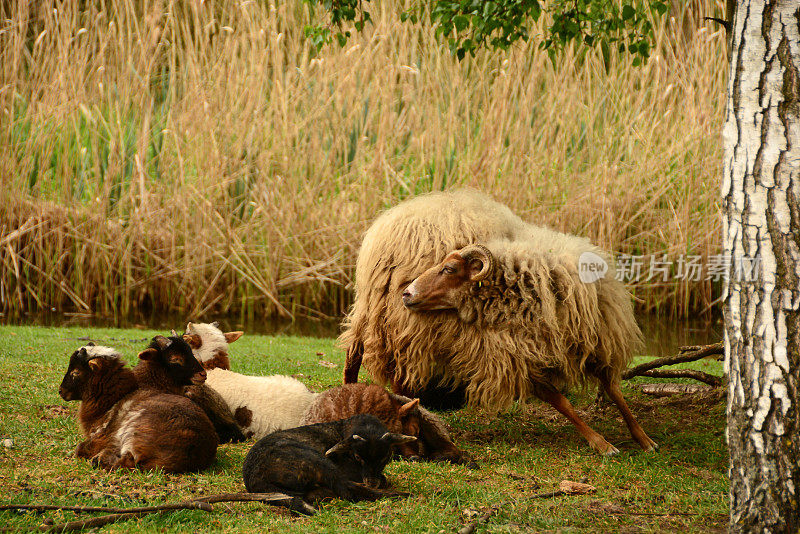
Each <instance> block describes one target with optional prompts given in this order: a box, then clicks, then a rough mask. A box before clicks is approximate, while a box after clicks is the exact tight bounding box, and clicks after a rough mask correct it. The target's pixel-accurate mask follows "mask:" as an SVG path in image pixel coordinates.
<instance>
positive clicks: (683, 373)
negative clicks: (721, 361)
mask: <svg viewBox="0 0 800 534" xmlns="http://www.w3.org/2000/svg"><path fill="white" fill-rule="evenodd" d="M639 376H649V377H650V378H693V379H695V380H697V381H698V382H703V383H705V384H708V385H709V386H713V387H715V388H716V387H719V386H721V385H722V377H719V376H715V375H711V374H708V373H704V372H703V371H695V370H694V369H651V370H649V371H645V372H643V373H641V374H640V375H639Z"/></svg>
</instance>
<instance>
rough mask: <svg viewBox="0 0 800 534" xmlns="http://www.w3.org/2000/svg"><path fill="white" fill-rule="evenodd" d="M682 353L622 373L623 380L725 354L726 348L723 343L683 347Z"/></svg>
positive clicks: (657, 359)
mask: <svg viewBox="0 0 800 534" xmlns="http://www.w3.org/2000/svg"><path fill="white" fill-rule="evenodd" d="M684 349H689V350H684ZM681 351H682V352H681V353H680V354H678V355H676V356H666V357H664V358H656V359H655V360H651V361H649V362H645V363H643V364H640V365H637V366H636V367H632V368H630V369H628V370H627V371H625V372H624V373H622V378H623V379H625V380H628V379H630V378H633V377H634V376H640V375H641V374H642V373H644V372H646V371H650V370H651V369H655V368H656V367H663V366H665V365H674V364H676V363H686V362H694V361H697V360H701V359H703V358H707V357H709V356H714V355H719V354H724V353H725V347H723V345H722V343H714V344H712V345H705V346H703V347H681Z"/></svg>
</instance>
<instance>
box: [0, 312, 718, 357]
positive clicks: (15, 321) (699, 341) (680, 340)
mask: <svg viewBox="0 0 800 534" xmlns="http://www.w3.org/2000/svg"><path fill="white" fill-rule="evenodd" d="M215 320H217V321H219V323H220V328H222V329H223V330H225V331H230V330H243V331H245V332H246V333H248V334H265V335H286V336H307V337H318V338H333V337H336V336H337V335H338V334H339V328H340V327H339V321H338V320H328V321H316V320H309V319H298V320H296V321H286V320H283V321H281V320H249V321H247V320H245V321H243V320H241V319H239V318H235V317H216V318H215ZM637 320H638V321H639V326H640V327H641V329H642V333H643V334H644V338H645V347H646V348H645V351H644V353H645V354H649V355H652V356H670V355H673V354H676V353H677V352H678V348H679V347H682V346H685V345H707V344H709V343H716V342H718V341H721V340H722V322H721V320H720V319H719V318H713V319H708V320H700V319H695V320H675V319H665V318H663V317H658V316H655V315H640V316H639V317H637ZM186 322H187V320H186V319H185V318H183V317H180V316H176V315H171V316H157V315H149V316H133V317H128V318H125V319H119V318H113V317H101V316H95V315H87V314H62V313H40V314H35V315H33V314H30V315H23V316H20V317H6V316H4V315H0V324H3V325H36V326H59V327H65V326H72V327H76V326H77V327H81V326H83V327H107V328H137V329H149V330H162V331H165V332H168V331H169V330H171V329H173V328H174V329H175V330H177V331H179V332H181V331H183V328H184V327H185V326H186Z"/></svg>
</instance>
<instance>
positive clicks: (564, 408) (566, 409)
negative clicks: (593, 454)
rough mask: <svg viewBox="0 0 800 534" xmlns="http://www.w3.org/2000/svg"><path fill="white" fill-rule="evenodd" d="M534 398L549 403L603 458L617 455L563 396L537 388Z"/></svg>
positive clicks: (617, 452) (549, 390)
mask: <svg viewBox="0 0 800 534" xmlns="http://www.w3.org/2000/svg"><path fill="white" fill-rule="evenodd" d="M536 396H537V397H539V398H540V399H542V400H543V401H545V402H548V403H550V405H551V406H552V407H553V408H555V409H556V410H558V411H559V412H560V413H561V414H562V415H563V416H564V417H566V418H567V419H569V420H570V422H571V423H572V424H573V425H575V428H576V429H577V430H578V432H580V434H581V436H583V437H584V438H586V441H588V442H589V445H591V446H592V448H593V449H595V450H596V451H598V452H600V453H601V454H602V455H603V456H613V455H615V454H619V451H618V450H617V448H616V447H614V446H613V445H612V444H610V443H609V442H607V441H606V440H605V438H604V437H603V436H601V435H600V434H598V433H597V432H595V431H594V430H592V429H591V427H589V425H587V424H586V422H585V421H584V420H583V419H581V418H580V416H579V415H578V414H577V412H575V408H573V407H572V404H571V403H570V402H569V400H568V399H567V398H566V397H565V396H564V395H562V394H561V393H559V392H558V391H555V390H552V389H547V388H539V389H538V390H537V391H536Z"/></svg>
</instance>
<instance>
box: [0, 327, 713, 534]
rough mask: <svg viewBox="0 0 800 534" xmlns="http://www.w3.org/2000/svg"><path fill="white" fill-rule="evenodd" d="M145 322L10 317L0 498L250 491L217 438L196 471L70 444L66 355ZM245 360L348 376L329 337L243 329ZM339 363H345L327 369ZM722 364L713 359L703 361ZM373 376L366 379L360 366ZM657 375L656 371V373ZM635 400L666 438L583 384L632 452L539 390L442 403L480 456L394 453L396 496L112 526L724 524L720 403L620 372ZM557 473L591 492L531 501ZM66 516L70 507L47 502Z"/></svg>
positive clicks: (16, 525)
mask: <svg viewBox="0 0 800 534" xmlns="http://www.w3.org/2000/svg"><path fill="white" fill-rule="evenodd" d="M155 333H156V332H153V331H145V330H119V329H88V328H36V327H22V326H15V327H9V326H4V327H0V391H2V395H0V438H11V439H12V440H13V448H10V449H8V448H1V447H0V504H8V503H17V504H21V503H37V504H61V505H64V504H70V505H98V506H138V505H141V504H142V503H145V502H147V503H164V502H178V501H182V500H186V499H191V498H194V497H197V496H199V495H206V494H214V493H222V492H228V491H244V486H243V483H242V481H241V471H240V470H241V464H242V461H243V459H244V456H245V454H246V452H247V450H248V449H249V447H250V446H251V445H252V442H247V443H243V444H237V445H224V446H221V447H220V448H219V450H218V453H217V460H216V462H215V464H214V465H213V466H212V467H211V468H210V469H209V470H207V471H205V472H202V473H197V474H186V475H164V474H161V473H142V472H127V471H126V472H114V473H106V472H103V471H98V470H95V469H93V468H92V467H91V466H90V465H89V464H88V463H87V462H86V461H84V460H80V459H76V458H74V457H73V456H72V452H73V450H74V448H75V446H76V445H77V444H78V442H79V441H80V440H81V435H80V432H79V430H78V428H77V425H76V421H75V419H74V414H75V413H76V410H77V407H78V404H77V403H66V402H64V401H62V400H61V398H60V397H59V396H58V393H57V390H58V384H59V383H60V381H61V378H62V376H63V373H64V371H65V369H66V364H67V361H68V358H69V355H70V354H71V353H72V351H73V350H74V349H75V348H77V347H79V346H80V345H82V344H85V343H86V342H87V341H88V339H91V340H94V341H96V342H98V343H102V344H106V345H110V346H114V347H116V348H117V349H119V350H120V351H121V352H122V353H123V354H124V355H125V356H126V358H127V360H128V361H129V362H132V361H133V360H134V358H135V357H136V354H137V353H138V351H139V350H140V349H141V348H143V347H144V346H145V345H146V340H147V339H148V338H149V337H150V336H152V335H154V334H155ZM231 360H232V366H233V367H234V370H237V371H240V372H243V373H248V374H256V373H258V374H268V373H283V374H293V375H295V376H297V377H298V378H300V379H301V380H302V381H304V382H305V383H306V384H308V385H309V386H310V387H311V388H312V389H315V390H320V389H323V388H327V387H331V386H335V385H337V384H338V383H339V381H340V375H341V370H342V364H343V360H344V357H343V354H342V353H341V352H340V351H338V350H336V349H334V348H333V340H329V339H315V338H297V337H267V336H247V335H246V336H244V337H243V338H242V339H241V340H239V341H237V342H236V343H235V344H234V345H232V346H231ZM330 364H335V366H331V365H330ZM692 365H694V366H696V367H697V368H701V369H703V370H706V371H710V372H714V373H717V374H719V373H720V372H721V365H720V364H719V363H717V362H714V361H702V362H697V363H695V364H692ZM363 378H366V377H363ZM648 381H650V380H648ZM624 392H625V394H626V396H627V398H628V399H629V401H630V403H631V407H632V409H633V411H634V413H635V414H636V415H637V417H638V419H639V421H640V422H641V423H642V426H643V427H644V428H645V429H646V430H647V432H648V434H649V435H650V436H651V437H652V438H653V439H655V441H657V442H658V443H659V444H660V446H661V449H660V451H659V452H657V453H643V452H641V451H640V450H639V449H637V448H636V446H635V445H634V443H633V442H632V440H631V438H630V437H629V435H628V433H627V431H626V429H625V427H624V424H623V423H622V421H621V419H620V418H619V417H618V414H617V412H616V410H615V409H614V408H613V407H611V406H605V405H602V406H596V405H594V404H593V400H594V399H593V397H592V396H574V397H573V402H574V403H575V404H576V406H577V407H578V408H579V409H580V411H581V413H582V415H584V416H585V418H586V419H587V421H588V422H589V423H590V424H591V425H592V426H593V427H594V428H595V429H596V430H598V431H599V432H601V433H602V434H604V435H605V436H606V438H607V439H608V440H609V441H610V442H611V443H613V444H614V445H616V446H617V447H618V448H619V449H620V450H621V451H622V452H621V454H620V455H618V456H616V457H614V458H610V459H604V458H601V457H599V456H598V455H596V454H594V453H592V452H591V451H590V449H589V447H588V446H587V444H586V443H585V442H584V441H583V440H582V439H581V438H580V436H579V435H578V434H577V432H576V431H575V430H574V428H573V427H571V426H570V425H569V424H568V423H567V422H566V421H565V420H564V419H563V418H562V417H560V416H558V415H557V414H556V413H555V412H554V411H553V410H551V409H549V408H546V407H545V406H543V405H541V404H540V403H538V402H532V403H531V404H529V405H517V406H515V407H514V408H513V409H512V410H510V411H508V412H505V413H502V414H499V415H497V416H490V415H489V414H486V413H483V412H481V411H474V410H461V411H459V412H454V413H450V414H446V415H445V419H446V420H447V422H448V423H449V424H450V425H451V429H452V431H453V435H454V437H455V439H456V442H457V444H459V445H460V446H461V447H463V448H464V449H465V450H467V451H468V452H469V453H471V454H472V455H474V456H475V458H476V459H477V461H478V462H479V464H480V468H479V469H477V470H470V469H468V468H466V467H461V466H451V465H440V464H432V463H408V462H393V463H391V464H390V465H389V467H388V468H387V475H388V477H389V480H390V481H391V482H392V483H393V484H394V486H395V487H396V488H398V489H400V490H403V491H408V492H411V493H412V496H411V497H409V498H407V499H401V500H384V501H380V502H375V503H358V504H350V503H345V502H340V501H333V502H328V503H324V504H323V505H322V506H321V510H320V513H318V514H317V515H316V516H314V517H302V518H296V517H291V516H290V515H289V514H287V513H286V512H284V511H282V510H279V509H275V508H271V507H268V506H265V505H260V504H232V505H230V507H228V506H226V505H224V504H219V505H216V506H215V511H214V512H213V513H210V514H209V513H205V512H199V511H191V512H188V511H181V512H177V513H171V514H165V515H160V516H158V515H153V516H149V517H147V518H142V519H138V520H132V521H128V522H121V523H117V524H114V525H110V526H108V527H105V528H104V529H103V531H104V532H187V531H196V532H209V531H219V532H251V531H256V530H259V531H273V532H298V533H299V532H337V533H340V532H399V533H403V534H409V533H416V532H432V533H439V532H448V533H449V532H455V531H457V530H458V529H459V528H461V527H463V526H464V525H465V524H467V523H469V522H470V521H473V520H474V519H475V518H476V517H478V516H481V515H483V514H484V513H485V512H486V511H488V509H489V508H490V507H492V506H498V508H497V510H496V512H494V513H492V514H491V515H490V516H489V517H488V518H487V519H486V521H485V522H483V523H481V524H480V526H479V527H478V530H477V531H478V532H504V533H505V532H542V531H545V532H546V531H552V532H578V531H579V532H675V531H681V532H722V531H724V530H725V528H726V525H727V488H728V484H727V478H726V471H727V451H726V448H725V444H724V424H725V422H724V420H725V415H724V403H723V402H721V401H718V400H708V399H706V400H702V399H699V400H698V399H695V400H691V399H688V400H687V399H685V398H677V399H666V400H663V399H653V398H650V397H645V396H643V395H641V394H640V393H638V392H637V391H636V390H635V389H634V388H632V387H630V383H626V384H625V388H624ZM561 480H573V481H585V482H587V483H589V484H592V485H594V486H596V487H597V492H596V493H595V494H592V495H585V496H570V497H557V498H549V499H543V498H539V499H536V498H531V496H532V495H534V494H536V493H540V492H545V491H551V490H554V489H556V488H557V485H558V483H559V482H560V481H561ZM46 517H50V518H52V519H54V520H55V521H56V522H57V523H58V522H62V521H65V520H69V519H71V518H73V517H74V515H73V514H72V513H66V512H49V513H47V514H46ZM42 521H43V516H39V515H35V514H32V513H16V512H0V527H10V528H12V529H20V530H27V529H32V528H36V527H38V526H39V525H41V524H42Z"/></svg>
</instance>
